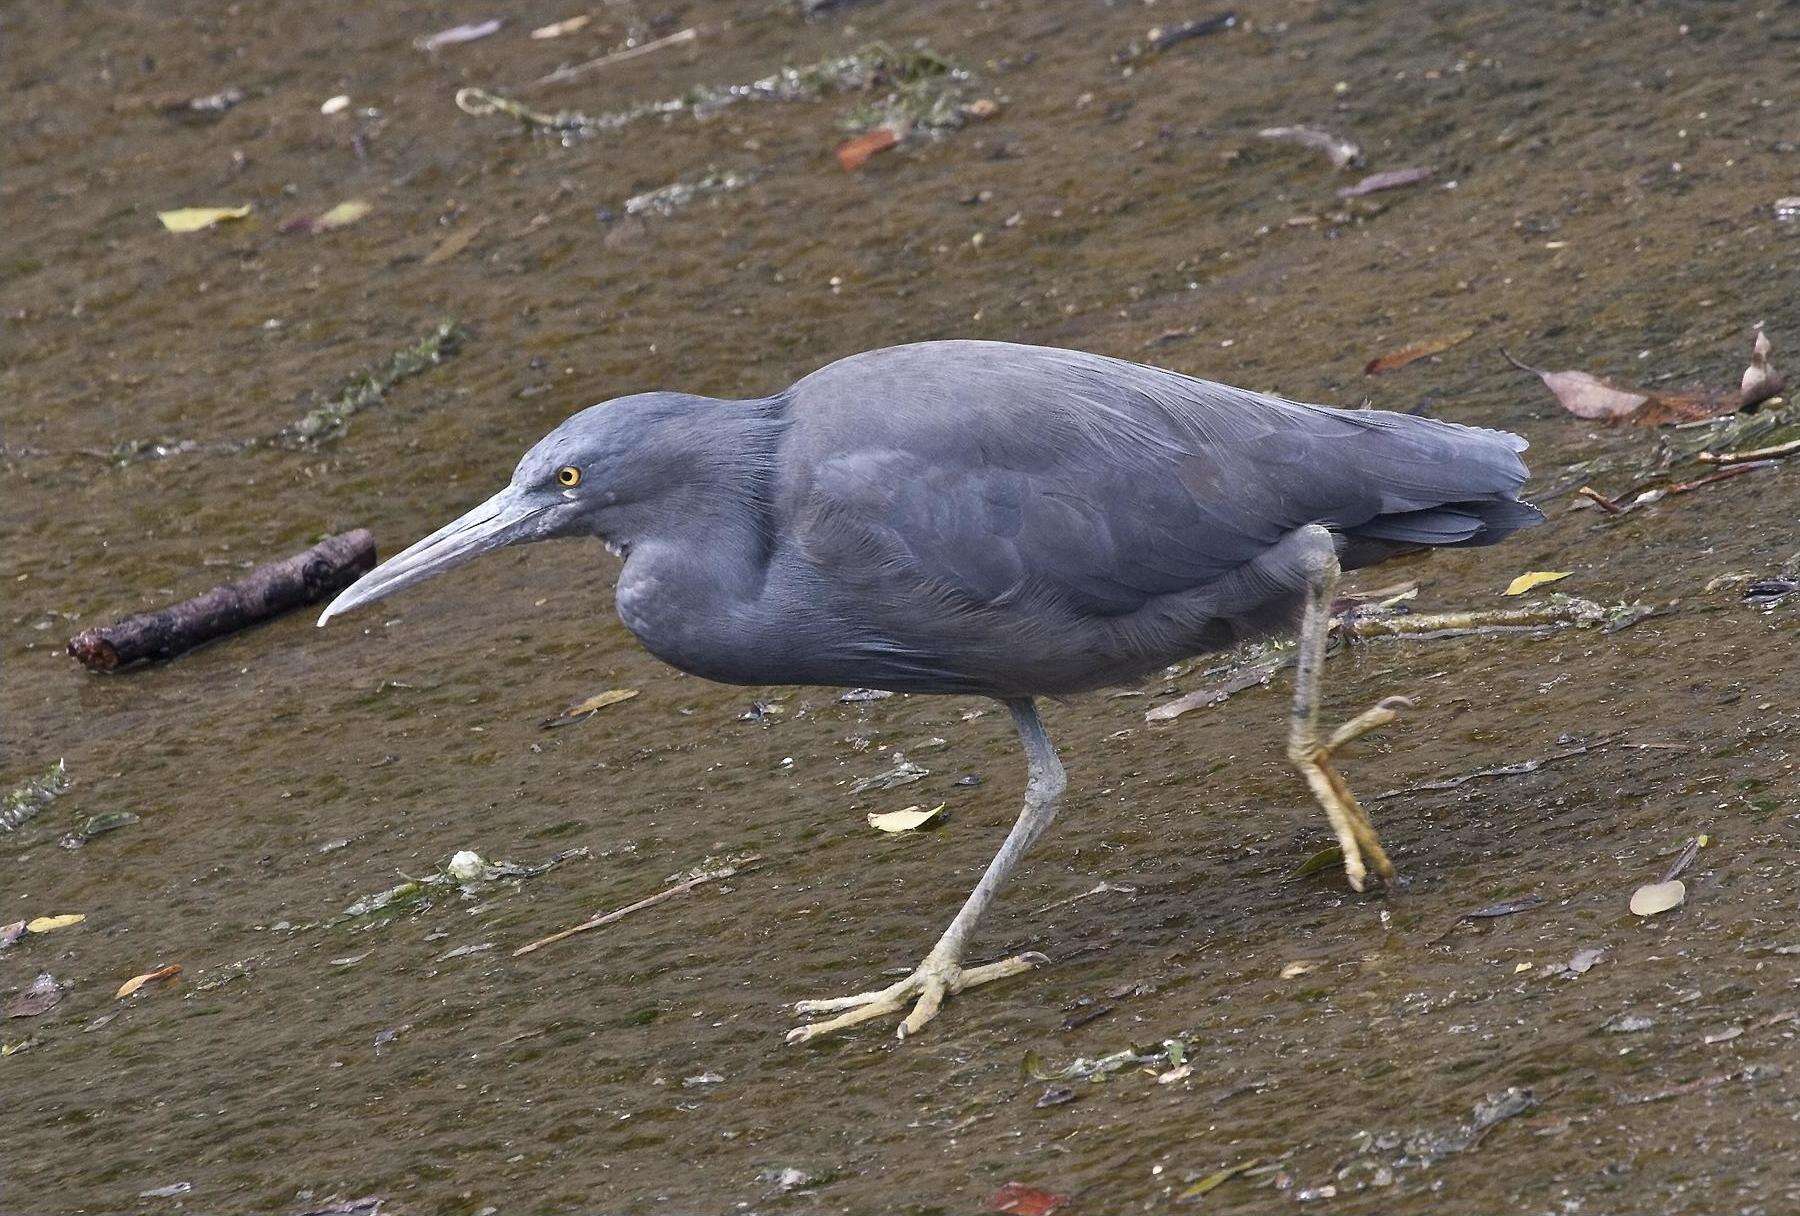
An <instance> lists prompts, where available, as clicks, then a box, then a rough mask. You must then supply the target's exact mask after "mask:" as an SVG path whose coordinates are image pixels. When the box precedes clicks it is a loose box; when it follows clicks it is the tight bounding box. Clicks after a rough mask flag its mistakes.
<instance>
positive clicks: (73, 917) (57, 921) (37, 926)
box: [25, 912, 87, 933]
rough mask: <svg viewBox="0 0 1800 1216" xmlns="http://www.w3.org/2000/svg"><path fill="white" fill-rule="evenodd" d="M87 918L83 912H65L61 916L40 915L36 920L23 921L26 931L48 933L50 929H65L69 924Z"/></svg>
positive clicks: (77, 923)
mask: <svg viewBox="0 0 1800 1216" xmlns="http://www.w3.org/2000/svg"><path fill="white" fill-rule="evenodd" d="M86 919H87V914H86V913H84V912H65V913H64V914H63V915H61V916H40V917H38V918H37V919H36V920H32V921H27V922H26V923H25V931H26V932H27V933H48V932H50V931H51V930H52V929H66V928H68V927H69V926H70V925H79V924H80V923H81V922H82V921H84V920H86Z"/></svg>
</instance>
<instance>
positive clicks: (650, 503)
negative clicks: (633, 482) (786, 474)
mask: <svg viewBox="0 0 1800 1216" xmlns="http://www.w3.org/2000/svg"><path fill="white" fill-rule="evenodd" d="M784 425H785V424H784V423H783V421H782V418H781V413H780V408H779V402H777V401H771V400H750V401H716V400H707V399H704V398H694V399H693V400H692V401H691V402H690V403H688V404H687V405H686V406H685V407H684V408H683V409H681V410H679V411H675V412H671V413H670V414H668V415H667V416H665V417H664V418H662V419H660V420H659V421H658V423H657V431H658V434H657V437H656V439H657V442H656V443H655V445H654V450H655V452H656V456H655V458H654V459H655V461H656V467H655V468H654V469H649V470H646V471H647V472H648V473H649V474H650V476H649V477H648V478H646V479H645V480H646V482H647V483H648V484H649V485H651V486H652V487H653V488H652V490H651V491H650V492H649V493H647V494H645V495H644V496H643V497H642V498H640V499H638V500H637V501H633V502H628V503H622V504H620V505H619V506H618V507H617V508H615V509H612V510H610V511H609V512H608V513H607V516H608V517H607V520H606V531H607V539H608V540H611V541H615V542H618V543H620V544H623V545H624V546H625V547H626V548H628V549H629V550H630V551H631V552H632V553H633V554H634V555H646V556H647V555H648V554H649V553H650V552H651V551H652V550H655V551H658V552H661V553H663V554H665V555H668V554H680V555H683V558H684V560H683V563H682V564H683V565H684V566H685V567H687V568H688V574H689V576H690V577H699V576H700V575H701V574H702V573H704V574H706V575H707V576H708V577H710V578H712V579H713V580H714V581H716V582H720V583H723V584H725V586H723V587H721V590H724V591H726V592H728V593H731V592H738V591H741V588H739V587H737V586H735V585H733V584H737V583H739V582H741V581H742V580H745V579H760V577H761V571H762V568H763V566H764V564H765V563H766V560H767V550H768V541H769V537H768V512H769V495H770V492H771V485H772V482H773V477H774V468H775V449H776V446H777V445H778V444H779V442H780V439H781V432H782V430H783V428H784Z"/></svg>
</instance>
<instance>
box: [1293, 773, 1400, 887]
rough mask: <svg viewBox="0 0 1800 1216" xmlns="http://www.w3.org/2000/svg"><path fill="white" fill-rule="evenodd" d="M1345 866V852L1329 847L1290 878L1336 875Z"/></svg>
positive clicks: (1308, 860) (1302, 863)
mask: <svg viewBox="0 0 1800 1216" xmlns="http://www.w3.org/2000/svg"><path fill="white" fill-rule="evenodd" d="M1389 792H1390V793H1398V792H1399V791H1398V790H1391V791H1389ZM1376 797H1378V798H1380V797H1386V795H1385V794H1378V795H1376ZM1343 864H1344V850H1343V849H1341V848H1339V847H1338V846H1337V845H1335V844H1334V845H1328V846H1326V847H1325V848H1323V849H1320V850H1319V851H1318V852H1317V853H1314V854H1313V855H1312V856H1311V857H1308V858H1307V859H1306V860H1305V861H1303V862H1301V863H1300V864H1299V865H1298V866H1296V867H1294V872H1293V873H1292V874H1290V875H1289V876H1288V877H1290V878H1307V877H1310V876H1312V875H1314V874H1318V873H1321V872H1323V871H1325V870H1330V871H1331V872H1332V873H1334V874H1335V873H1337V871H1338V868H1339V867H1340V866H1342V865H1343Z"/></svg>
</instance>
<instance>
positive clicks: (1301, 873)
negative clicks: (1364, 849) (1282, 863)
mask: <svg viewBox="0 0 1800 1216" xmlns="http://www.w3.org/2000/svg"><path fill="white" fill-rule="evenodd" d="M1343 864H1344V850H1342V849H1340V848H1338V846H1336V845H1335V844H1334V845H1331V846H1330V847H1329V848H1323V849H1320V850H1319V851H1318V852H1317V853H1314V854H1313V855H1312V856H1311V857H1308V858H1307V859H1306V860H1305V861H1303V862H1301V863H1300V865H1299V867H1298V868H1297V869H1295V871H1294V874H1293V877H1295V878H1305V877H1307V876H1308V875H1311V874H1318V873H1320V872H1321V871H1324V870H1335V869H1337V868H1338V867H1339V866H1341V865H1343Z"/></svg>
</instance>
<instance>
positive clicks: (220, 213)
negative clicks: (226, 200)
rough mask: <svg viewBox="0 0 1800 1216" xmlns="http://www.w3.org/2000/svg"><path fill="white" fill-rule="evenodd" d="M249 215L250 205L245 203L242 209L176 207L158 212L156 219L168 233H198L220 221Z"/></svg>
mask: <svg viewBox="0 0 1800 1216" xmlns="http://www.w3.org/2000/svg"><path fill="white" fill-rule="evenodd" d="M249 214H250V204H249V203H245V204H244V205H243V206H242V207H177V208H176V209H175V210H173V211H158V212H157V213H156V218H157V219H159V220H161V221H162V225H163V227H164V228H167V229H168V230H169V231H170V232H199V231H200V230H201V229H202V228H211V227H212V226H213V225H214V224H217V223H219V222H220V221H221V220H241V219H243V218H244V217H245V216H246V215H249Z"/></svg>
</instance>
